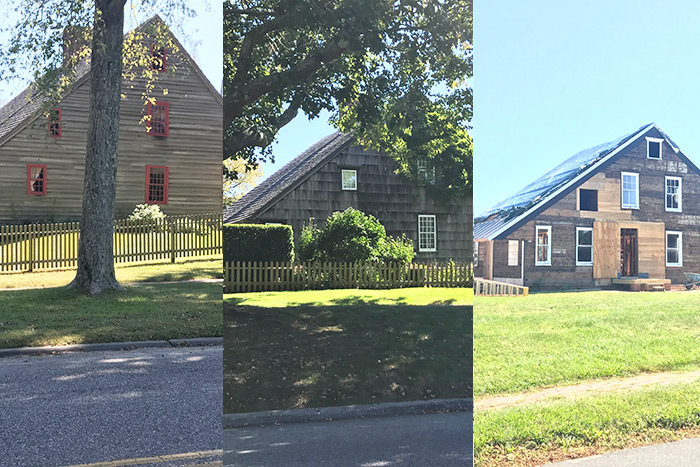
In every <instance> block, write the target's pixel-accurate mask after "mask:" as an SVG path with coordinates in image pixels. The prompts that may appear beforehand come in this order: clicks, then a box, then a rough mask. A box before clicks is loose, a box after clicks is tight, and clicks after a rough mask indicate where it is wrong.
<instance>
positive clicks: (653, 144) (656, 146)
mask: <svg viewBox="0 0 700 467" xmlns="http://www.w3.org/2000/svg"><path fill="white" fill-rule="evenodd" d="M663 142H664V140H663V139H662V138H650V137H648V136H647V159H658V160H661V159H662V156H661V147H662V143H663Z"/></svg>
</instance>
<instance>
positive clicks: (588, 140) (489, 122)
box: [473, 0, 700, 215]
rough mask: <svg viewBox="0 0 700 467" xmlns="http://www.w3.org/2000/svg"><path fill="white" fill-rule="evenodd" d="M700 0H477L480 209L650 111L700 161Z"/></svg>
mask: <svg viewBox="0 0 700 467" xmlns="http://www.w3.org/2000/svg"><path fill="white" fill-rule="evenodd" d="M699 18H700V2H691V1H680V0H676V1H673V2H665V3H663V4H661V3H659V2H651V1H645V0H637V1H626V0H625V1H621V0H617V1H614V2H610V1H600V0H589V1H587V2H561V1H554V0H551V1H545V0H534V1H531V2H521V1H511V0H508V1H504V0H502V1H479V0H477V1H476V2H475V10H474V46H475V50H474V57H475V58H474V121H473V123H474V132H473V136H474V158H475V159H474V171H475V174H474V178H475V187H474V188H475V190H474V213H475V214H477V215H478V214H479V213H481V212H483V211H485V210H486V209H487V208H489V207H490V206H491V205H493V204H496V203H497V202H499V201H501V200H502V199H504V198H506V197H508V196H509V195H511V194H513V193H514V192H515V191H517V190H519V189H520V188H522V187H523V186H525V185H527V184H528V183H529V182H531V181H533V180H534V179H536V178H538V177H539V176H540V175H542V174H544V173H545V172H547V171H548V170H549V169H551V168H552V167H554V166H555V165H557V164H558V163H559V162H561V161H563V160H564V159H566V158H567V157H569V156H571V155H573V154H574V153H576V152H578V151H579V150H581V149H585V148H588V147H591V146H595V145H597V144H599V143H603V142H606V141H610V140H612V139H615V138H616V137H618V136H621V135H624V134H626V133H630V132H632V131H634V130H635V129H637V128H639V127H640V126H642V125H644V124H647V123H651V122H655V123H656V124H657V125H659V126H660V127H661V128H662V129H663V130H664V131H666V133H667V134H668V135H669V136H670V137H671V138H672V139H673V140H674V141H675V142H676V143H677V144H678V145H679V146H680V148H681V150H682V151H683V152H684V153H685V154H686V155H687V156H688V157H690V158H691V159H692V160H693V161H694V162H696V163H698V162H700V87H699V84H700V79H699V78H700V51H699V50H698V45H700V28H698V25H697V21H698V19H699Z"/></svg>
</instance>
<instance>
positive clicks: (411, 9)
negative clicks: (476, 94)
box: [224, 0, 473, 193]
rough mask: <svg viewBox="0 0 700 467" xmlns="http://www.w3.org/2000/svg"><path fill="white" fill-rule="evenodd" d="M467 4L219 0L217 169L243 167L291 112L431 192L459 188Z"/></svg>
mask: <svg viewBox="0 0 700 467" xmlns="http://www.w3.org/2000/svg"><path fill="white" fill-rule="evenodd" d="M472 5H473V2H472V0H257V1H255V0H226V1H225V2H224V129H225V139H224V158H229V157H233V158H238V159H242V160H244V161H246V165H247V167H248V168H249V169H250V168H254V167H256V166H257V164H258V162H260V161H265V160H267V159H268V158H272V150H271V147H270V144H271V143H272V142H273V141H274V139H275V136H276V135H277V132H278V131H279V129H280V128H282V127H283V126H284V125H286V124H287V123H289V122H290V121H291V120H292V119H293V118H295V117H296V115H297V114H298V113H299V112H302V113H303V114H305V115H306V116H307V117H309V118H313V117H316V116H318V114H319V113H320V112H321V110H324V109H325V110H329V111H331V112H332V114H333V117H332V123H333V124H334V125H335V126H336V127H337V128H339V129H340V130H341V131H343V132H352V133H353V135H354V136H355V138H356V140H357V141H358V142H359V143H360V144H361V145H363V146H364V147H367V148H373V149H377V150H382V151H385V152H387V153H388V154H389V155H391V156H392V157H394V159H396V160H397V162H398V163H399V168H400V170H401V172H403V173H404V174H406V175H407V176H409V177H411V178H416V179H419V178H420V177H419V172H420V171H419V170H418V167H419V165H420V164H421V163H427V164H428V165H429V166H432V167H435V168H437V176H436V180H435V187H436V188H437V189H443V190H449V191H452V192H458V193H464V192H465V191H467V190H468V189H470V188H469V184H470V182H471V168H472V144H471V138H470V136H469V135H468V133H467V130H468V128H469V122H470V120H471V116H472V93H471V88H470V86H469V82H468V81H469V78H470V77H471V75H472V55H471V43H472Z"/></svg>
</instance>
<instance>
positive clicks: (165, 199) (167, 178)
mask: <svg viewBox="0 0 700 467" xmlns="http://www.w3.org/2000/svg"><path fill="white" fill-rule="evenodd" d="M154 168H155V169H164V175H165V185H164V186H163V201H152V200H150V199H149V196H148V195H149V192H150V191H151V190H150V188H151V169H154ZM169 184H170V168H169V167H168V166H167V165H147V166H146V192H145V195H144V200H145V203H146V204H168V185H169Z"/></svg>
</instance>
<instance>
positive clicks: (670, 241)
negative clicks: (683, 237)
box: [666, 234, 678, 248]
mask: <svg viewBox="0 0 700 467" xmlns="http://www.w3.org/2000/svg"><path fill="white" fill-rule="evenodd" d="M666 242H667V244H666V245H667V247H668V248H678V235H674V234H669V235H668V236H667V240H666Z"/></svg>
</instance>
